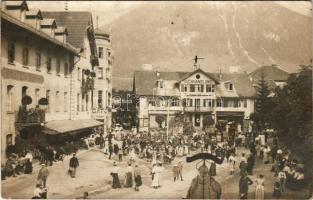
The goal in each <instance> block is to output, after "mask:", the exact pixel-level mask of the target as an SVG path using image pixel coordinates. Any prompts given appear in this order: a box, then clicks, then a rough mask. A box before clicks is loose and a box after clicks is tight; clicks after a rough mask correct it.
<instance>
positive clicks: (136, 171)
mask: <svg viewBox="0 0 313 200" xmlns="http://www.w3.org/2000/svg"><path fill="white" fill-rule="evenodd" d="M140 170H141V169H140V168H139V167H138V164H135V169H134V178H135V190H136V191H139V187H140V186H141V185H142V179H141V171H140Z"/></svg>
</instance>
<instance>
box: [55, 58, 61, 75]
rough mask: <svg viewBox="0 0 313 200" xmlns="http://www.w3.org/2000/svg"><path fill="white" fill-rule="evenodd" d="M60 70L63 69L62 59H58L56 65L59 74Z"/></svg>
mask: <svg viewBox="0 0 313 200" xmlns="http://www.w3.org/2000/svg"><path fill="white" fill-rule="evenodd" d="M60 71H61V61H60V59H58V60H57V66H56V73H57V75H60Z"/></svg>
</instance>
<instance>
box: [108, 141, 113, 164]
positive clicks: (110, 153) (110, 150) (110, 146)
mask: <svg viewBox="0 0 313 200" xmlns="http://www.w3.org/2000/svg"><path fill="white" fill-rule="evenodd" d="M112 153H113V146H112V144H111V143H110V144H109V160H111V157H112Z"/></svg>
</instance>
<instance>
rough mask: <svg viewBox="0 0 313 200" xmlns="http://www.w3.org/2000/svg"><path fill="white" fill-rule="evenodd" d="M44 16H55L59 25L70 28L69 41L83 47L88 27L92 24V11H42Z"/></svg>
mask: <svg viewBox="0 0 313 200" xmlns="http://www.w3.org/2000/svg"><path fill="white" fill-rule="evenodd" d="M42 15H43V17H47V18H54V19H55V21H56V22H57V24H58V26H65V27H66V28H67V30H68V34H69V35H68V37H67V42H69V43H70V44H71V45H73V46H74V47H76V48H83V46H84V37H85V36H86V35H87V29H88V28H90V27H91V25H92V15H91V13H90V12H46V11H43V12H42Z"/></svg>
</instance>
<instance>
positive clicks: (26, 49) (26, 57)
mask: <svg viewBox="0 0 313 200" xmlns="http://www.w3.org/2000/svg"><path fill="white" fill-rule="evenodd" d="M22 54H23V55H22V56H23V61H22V64H23V65H24V66H27V65H28V61H29V55H28V48H24V49H23V52H22Z"/></svg>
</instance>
